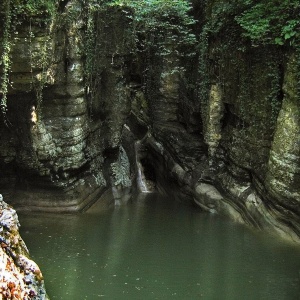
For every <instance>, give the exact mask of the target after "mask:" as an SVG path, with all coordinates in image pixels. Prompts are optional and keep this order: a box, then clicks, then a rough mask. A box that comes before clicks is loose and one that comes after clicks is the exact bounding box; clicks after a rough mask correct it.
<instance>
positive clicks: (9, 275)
mask: <svg viewBox="0 0 300 300" xmlns="http://www.w3.org/2000/svg"><path fill="white" fill-rule="evenodd" d="M18 229H19V221H18V216H17V214H16V211H15V210H14V209H13V208H12V207H11V206H9V205H7V204H6V203H5V202H4V201H3V197H2V195H1V194H0V240H1V247H0V270H1V272H0V297H1V299H36V300H46V299H49V298H48V296H47V294H46V290H45V286H44V280H43V275H42V273H41V270H40V269H39V267H38V265H37V264H36V263H35V262H34V261H32V260H30V259H29V253H28V250H27V248H26V245H25V243H24V241H23V240H22V238H21V237H20V234H19V231H18Z"/></svg>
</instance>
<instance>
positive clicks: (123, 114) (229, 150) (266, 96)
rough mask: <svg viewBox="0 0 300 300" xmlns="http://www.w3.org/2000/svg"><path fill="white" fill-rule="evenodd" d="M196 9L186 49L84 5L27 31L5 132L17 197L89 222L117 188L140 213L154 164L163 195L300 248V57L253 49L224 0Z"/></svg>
mask: <svg viewBox="0 0 300 300" xmlns="http://www.w3.org/2000/svg"><path fill="white" fill-rule="evenodd" d="M194 2H195V3H194V9H193V13H194V17H195V19H197V21H198V23H196V24H194V25H193V28H192V29H193V32H194V33H193V34H194V35H195V36H196V37H197V42H196V45H192V46H189V47H186V49H185V50H184V51H183V50H182V48H180V47H181V45H180V44H179V43H176V42H174V40H172V38H173V33H172V32H170V31H168V28H166V29H165V31H164V34H163V35H162V36H163V38H161V36H160V38H161V39H160V40H155V39H157V36H151V35H149V36H146V37H145V36H139V35H138V36H136V35H133V30H132V29H133V28H134V27H133V26H134V24H133V21H132V20H133V19H132V17H131V16H132V13H133V12H132V11H131V9H130V8H128V9H127V8H126V9H125V8H115V7H108V8H107V9H106V10H103V9H99V10H95V11H93V12H88V14H87V13H86V7H85V6H82V3H81V1H76V0H72V1H64V6H62V7H60V9H59V11H58V12H57V14H56V15H55V18H54V20H52V22H51V24H50V23H47V24H45V25H44V26H40V25H38V24H35V23H34V22H28V23H26V22H25V23H24V24H22V27H20V28H18V39H17V40H16V41H15V43H14V46H13V49H12V66H11V74H10V77H11V82H12V88H10V89H9V91H8V110H7V120H9V123H8V124H5V122H4V123H3V124H2V125H1V127H0V131H1V148H0V166H1V170H2V171H1V174H0V189H1V191H2V192H3V193H5V194H6V195H7V196H8V197H7V199H14V203H15V204H16V205H17V206H18V207H23V208H24V209H35V210H48V211H77V210H82V209H84V208H85V207H86V206H88V205H90V204H91V203H92V202H93V201H95V200H96V199H98V198H99V197H100V196H101V194H102V193H103V191H104V190H105V189H106V188H108V187H113V188H114V192H115V194H116V195H117V196H116V197H117V198H118V199H119V200H120V199H121V200H122V201H123V200H124V199H125V201H127V200H128V198H129V197H130V194H131V193H132V192H133V191H134V189H135V187H136V185H135V182H136V180H135V179H136V177H137V175H138V174H139V172H140V170H138V169H137V166H141V167H142V169H143V171H144V176H145V177H146V180H148V181H152V183H153V185H156V187H157V188H158V189H159V190H160V191H161V192H165V193H173V194H174V196H175V197H178V199H179V200H181V201H185V202H187V203H196V204H197V205H199V206H200V207H201V208H202V209H204V210H206V211H209V212H211V213H218V214H224V215H229V216H230V217H232V218H233V219H235V220H237V221H239V222H243V223H247V224H249V225H251V226H254V227H258V228H266V229H268V230H270V231H273V232H274V231H275V232H277V233H278V234H280V235H282V236H284V237H287V238H289V239H292V240H294V241H298V242H299V236H300V220H299V219H300V176H299V167H300V144H299V142H300V111H299V110H300V105H299V104H298V102H299V88H298V87H297V85H298V81H299V72H300V70H299V63H298V60H299V59H298V55H299V54H297V53H296V51H295V50H294V49H293V48H289V49H282V48H280V47H278V46H276V45H255V44H251V42H249V41H248V40H247V39H245V38H243V37H242V34H241V29H240V28H239V27H238V25H237V24H236V22H235V21H234V16H231V15H230V14H229V15H226V16H224V15H220V14H218V13H220V11H221V12H222V11H223V10H220V9H219V8H220V7H221V4H222V3H223V2H222V1H211V3H210V4H206V2H205V1H200V2H199V3H198V2H197V1H194ZM202 2H203V3H202ZM200 4H201V5H200ZM218 9H219V10H218ZM224 11H225V10H224ZM221 17H222V18H223V19H224V18H225V19H226V20H227V21H226V22H225V21H224V22H223V21H222V22H221V21H220V20H223V19H221ZM216 24H219V25H218V26H217V25H216ZM216 26H217V29H216ZM91 32H92V33H93V34H91ZM137 37H138V38H139V40H137V39H136V38H137ZM145 38H149V39H151V38H153V44H152V45H153V46H152V47H150V48H148V50H147V51H138V50H139V47H141V46H140V45H141V43H142V42H141V41H144V39H145ZM148 42H149V40H148ZM136 44H138V46H137V47H136ZM156 44H158V45H160V46H161V47H162V48H163V51H164V54H163V55H159V54H158V51H157V50H158V48H156V47H155V45H156ZM133 45H135V46H133ZM187 48H188V51H187ZM133 49H134V51H133ZM45 56H46V57H45ZM41 60H45V61H46V63H45V64H43V65H42V66H43V67H41V66H40V65H34V64H33V63H32V61H41ZM42 79H43V80H42ZM41 81H42V82H43V86H42V89H41V88H39V87H40V85H39V84H38V83H40V82H41ZM136 142H138V143H139V147H138V148H139V153H138V154H137V153H136V149H137V147H135V146H134V145H136V144H135V143H136ZM137 156H138V159H139V161H138V162H137ZM121 200H120V201H121Z"/></svg>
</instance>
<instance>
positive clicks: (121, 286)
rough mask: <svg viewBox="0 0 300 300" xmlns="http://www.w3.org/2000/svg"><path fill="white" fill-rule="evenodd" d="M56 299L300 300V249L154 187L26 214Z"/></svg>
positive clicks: (28, 237) (25, 227) (30, 241)
mask: <svg viewBox="0 0 300 300" xmlns="http://www.w3.org/2000/svg"><path fill="white" fill-rule="evenodd" d="M19 218H20V222H21V224H22V227H21V234H22V236H23V238H24V240H25V242H26V244H27V246H28V248H29V249H30V252H31V255H32V257H33V258H34V259H35V261H36V262H37V263H38V264H39V265H40V267H41V269H42V271H43V273H44V276H45V281H46V287H47V290H48V293H49V295H50V297H51V299H64V300H71V299H72V300H82V299H91V300H93V299H98V298H106V299H208V300H211V299H212V300H213V299H216V300H220V299H223V300H227V299H228V300H234V299H244V300H245V299H246V300H247V299H249V300H250V299H251V300H252V299H264V300H268V299H272V300H276V299H278V300H285V299H287V300H291V299H292V300H293V299H295V300H296V299H300V298H299V295H300V280H299V272H300V248H299V247H298V246H295V245H291V244H287V243H284V242H282V241H280V240H277V239H274V238H273V237H272V236H268V235H265V234H263V233H258V232H254V231H251V230H249V229H248V228H246V227H244V226H240V225H238V224H235V223H232V222H230V221H228V220H227V219H223V218H220V217H216V216H214V215H209V214H203V213H200V212H199V211H198V210H194V209H192V208H191V207H187V206H184V205H182V204H180V203H174V201H172V199H167V198H164V197H162V196H159V195H156V194H147V195H143V194H142V195H140V197H139V198H138V199H137V201H135V202H134V203H129V204H128V205H126V206H121V207H116V208H113V207H109V206H107V207H106V208H105V209H103V208H102V209H99V207H98V208H97V206H95V207H92V208H91V209H90V210H89V211H88V212H87V213H85V214H78V215H47V214H46V215H45V214H31V215H25V214H20V216H19Z"/></svg>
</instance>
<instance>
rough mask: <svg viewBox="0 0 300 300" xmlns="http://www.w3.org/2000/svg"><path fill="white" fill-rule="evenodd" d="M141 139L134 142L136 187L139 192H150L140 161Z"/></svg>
mask: <svg viewBox="0 0 300 300" xmlns="http://www.w3.org/2000/svg"><path fill="white" fill-rule="evenodd" d="M143 139H144V138H143ZM143 139H142V140H143ZM142 140H138V141H136V142H135V143H134V151H135V165H136V173H137V176H136V181H137V188H138V191H139V192H140V193H151V192H152V191H151V189H149V187H148V185H147V180H146V177H145V174H144V168H143V165H142V163H141V161H140V151H141V144H142Z"/></svg>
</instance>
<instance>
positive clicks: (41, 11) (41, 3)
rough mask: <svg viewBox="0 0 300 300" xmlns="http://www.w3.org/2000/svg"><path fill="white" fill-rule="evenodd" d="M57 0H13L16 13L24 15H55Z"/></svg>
mask: <svg viewBox="0 0 300 300" xmlns="http://www.w3.org/2000/svg"><path fill="white" fill-rule="evenodd" d="M58 2H59V1H57V0H15V1H13V6H14V9H15V10H16V13H17V14H19V15H22V16H23V17H33V16H41V15H43V16H45V15H49V16H51V15H53V13H54V12H55V10H56V6H57V3H58Z"/></svg>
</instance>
